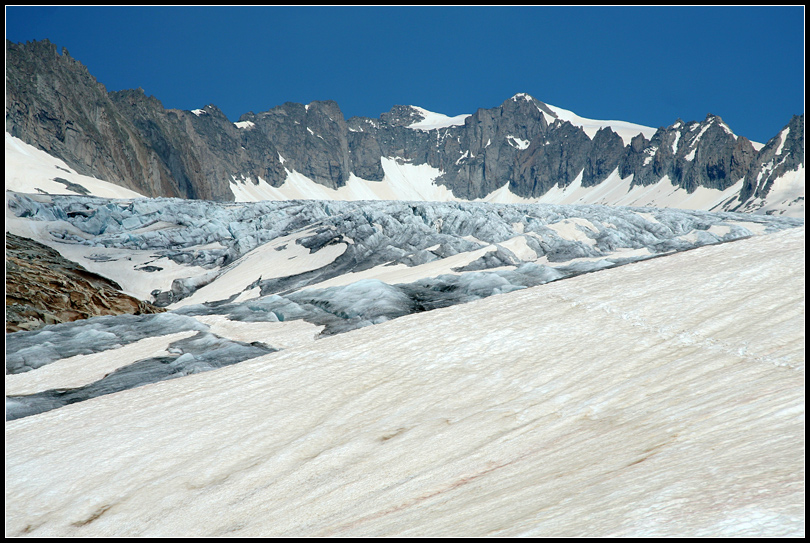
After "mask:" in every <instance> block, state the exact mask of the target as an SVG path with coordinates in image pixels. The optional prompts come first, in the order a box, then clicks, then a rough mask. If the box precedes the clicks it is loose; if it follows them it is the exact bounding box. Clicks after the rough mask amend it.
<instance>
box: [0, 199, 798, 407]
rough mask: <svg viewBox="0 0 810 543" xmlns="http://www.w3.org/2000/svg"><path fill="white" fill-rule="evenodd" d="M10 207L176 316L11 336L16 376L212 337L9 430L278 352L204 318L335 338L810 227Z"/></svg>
mask: <svg viewBox="0 0 810 543" xmlns="http://www.w3.org/2000/svg"><path fill="white" fill-rule="evenodd" d="M6 201H7V223H8V224H9V228H10V230H11V231H15V232H17V233H19V232H29V233H30V232H36V234H37V236H38V239H39V240H40V241H42V242H44V243H46V244H48V245H50V246H51V247H53V248H55V249H57V250H59V251H60V252H62V253H63V254H64V255H67V256H69V257H71V258H73V259H74V260H76V261H77V262H80V263H81V264H82V265H83V266H85V267H86V268H87V269H88V270H90V271H93V272H96V273H99V274H101V275H105V276H110V277H115V278H116V279H117V280H118V281H119V282H120V284H122V285H124V286H123V290H124V291H125V292H127V293H129V294H132V295H134V296H136V297H140V298H151V300H152V301H153V302H154V303H155V304H157V305H159V306H164V307H167V308H168V309H169V310H171V313H170V314H157V315H140V316H119V317H98V318H94V319H89V320H87V321H77V322H72V323H61V324H56V325H50V326H46V327H45V328H43V329H40V330H33V331H30V332H18V333H15V334H12V335H10V336H8V338H7V346H6V358H7V364H6V368H7V369H6V371H7V373H8V374H12V375H15V374H22V373H26V372H30V371H32V370H38V369H39V368H41V367H43V366H45V365H47V364H52V363H54V362H56V361H59V360H62V359H67V358H70V357H73V356H78V355H90V354H94V353H98V352H101V351H105V350H108V349H112V348H113V347H115V348H121V347H122V346H124V345H127V344H128V343H131V342H133V341H139V340H143V339H146V338H149V337H155V336H157V335H166V334H170V333H178V332H182V331H186V330H195V331H197V333H198V336H195V337H196V339H193V340H191V339H184V340H179V341H178V342H177V344H172V345H170V347H171V348H172V350H173V352H169V353H166V354H165V355H162V356H156V357H149V358H145V359H142V360H130V361H129V363H127V364H121V365H120V366H117V367H115V368H112V370H113V372H112V373H110V374H109V375H105V376H103V377H102V378H99V379H98V380H97V381H94V382H92V383H85V384H83V386H81V387H69V388H68V387H61V388H52V389H43V390H37V391H36V392H35V393H30V394H21V393H20V394H17V393H10V394H9V393H7V401H6V417H7V420H13V419H16V418H20V417H26V416H30V415H33V414H37V413H41V412H43V411H46V410H50V409H55V408H59V407H62V406H64V405H68V404H70V403H76V402H80V401H85V400H88V399H91V398H94V397H97V396H98V395H103V394H109V393H112V392H118V391H120V390H124V389H128V388H134V387H138V386H143V385H146V384H150V383H154V382H157V381H160V380H164V379H173V378H177V377H182V376H185V375H188V374H190V373H196V372H200V371H207V370H211V369H216V368H220V367H222V366H225V365H230V364H235V363H237V362H242V361H244V360H247V359H249V358H254V357H257V356H261V355H263V354H266V353H267V352H271V351H275V350H278V348H276V347H275V346H273V345H272V344H265V343H263V342H261V341H248V342H245V341H239V340H230V339H227V338H220V337H219V336H217V335H216V334H212V333H211V332H209V331H207V326H206V325H204V324H201V323H200V322H199V321H198V320H195V319H197V318H200V317H205V318H214V319H217V318H224V319H227V320H228V321H231V322H234V323H290V322H293V321H296V320H303V321H305V322H306V323H309V324H311V325H313V326H314V327H315V329H317V333H315V334H313V335H315V336H316V337H318V338H323V337H326V336H330V335H334V334H340V333H344V332H348V331H351V330H355V329H357V328H362V327H366V326H371V325H376V324H380V323H383V322H386V321H388V320H392V319H397V318H401V317H403V316H405V315H410V314H414V313H421V312H425V311H430V310H435V309H438V308H443V307H449V306H452V305H456V304H462V303H469V302H472V301H475V300H479V299H482V298H486V297H489V296H492V295H501V294H504V293H508V292H512V291H515V290H521V289H526V288H531V287H536V286H539V285H543V284H546V283H549V282H552V281H557V280H560V279H568V278H572V277H575V276H577V275H581V274H586V273H591V272H594V271H599V270H605V269H608V268H612V267H616V266H622V265H626V264H630V263H633V262H638V261H641V260H646V259H651V258H658V257H661V256H665V255H671V254H673V253H676V252H680V251H686V250H692V249H695V248H697V247H701V246H705V245H711V244H718V243H724V242H731V241H736V240H740V239H744V238H748V237H751V236H754V235H767V234H771V233H774V232H777V231H780V230H783V229H791V228H796V227H797V226H800V225H802V224H803V221H802V220H800V219H794V218H789V217H769V216H766V215H753V214H742V213H710V212H705V211H694V210H676V209H650V208H624V207H616V206H610V207H608V206H570V205H567V206H564V205H552V204H491V203H481V202H400V201H382V202H380V201H351V202H346V201H313V200H305V201H296V200H292V201H268V202H258V203H243V204H230V203H228V204H225V203H217V202H210V201H197V200H181V199H164V198H156V199H146V198H134V199H126V200H121V199H107V198H98V197H93V196H70V195H56V194H55V195H44V194H18V193H13V192H7V193H6ZM123 269H126V271H127V273H128V275H124V274H123V273H122V270H123ZM183 318H186V319H187V320H183ZM172 319H178V320H172ZM124 330H126V331H124ZM75 338H79V339H75ZM205 338H208V339H205ZM74 345H75V346H76V347H75V348H74ZM226 353H227V354H226Z"/></svg>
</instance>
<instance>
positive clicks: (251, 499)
mask: <svg viewBox="0 0 810 543" xmlns="http://www.w3.org/2000/svg"><path fill="white" fill-rule="evenodd" d="M35 371H39V370H35ZM804 435H805V429H804V228H803V227H802V228H793V229H789V230H785V231H781V232H776V233H772V234H768V235H764V236H759V237H755V238H751V239H745V240H740V241H737V242H735V243H727V244H722V245H716V246H710V247H702V248H698V249H695V250H693V251H688V252H684V253H680V254H676V255H672V256H668V257H665V258H658V259H654V260H648V261H645V262H640V263H637V264H635V265H633V266H625V267H621V268H616V269H612V270H605V271H601V272H599V273H591V274H586V275H581V276H579V277H576V278H573V279H569V280H566V281H560V282H555V283H550V284H547V285H543V286H541V287H535V288H530V289H524V290H521V291H518V292H511V293H508V294H503V295H500V296H497V297H491V298H487V299H484V300H479V301H477V302H472V303H469V304H465V305H463V306H454V307H448V308H445V309H439V310H435V311H431V312H427V313H420V314H414V315H409V316H405V317H402V318H400V319H397V320H393V321H390V322H385V323H382V324H379V325H377V326H373V327H367V328H363V329H360V330H355V331H353V332H349V333H345V334H341V335H336V336H332V337H328V338H325V339H322V340H319V341H316V342H307V343H305V344H302V345H299V346H292V347H290V348H288V349H286V350H284V351H282V352H278V353H272V354H269V355H265V356H262V357H259V358H254V359H252V360H248V361H245V362H242V363H240V364H236V365H232V366H229V367H225V368H221V369H218V370H215V371H209V372H207V373H202V374H197V375H190V376H187V377H184V378H182V379H173V380H169V381H163V382H160V383H156V384H151V385H146V386H142V387H140V388H136V389H131V390H127V391H123V392H119V393H116V394H111V395H107V396H103V397H99V398H95V399H91V400H88V401H84V402H81V403H77V404H72V405H67V406H65V407H62V408H61V409H57V410H53V411H50V412H47V413H42V414H39V415H34V416H30V417H27V418H23V419H19V420H15V421H11V422H8V423H7V425H6V536H7V537H8V536H24V535H31V536H45V537H46V536H74V537H76V536H119V537H120V536H155V537H158V536H160V537H171V536H185V537H188V536H222V535H238V536H264V537H273V536H285V537H305V536H342V537H363V536H378V537H379V536H423V537H425V536H433V537H442V536H446V537H447V536H449V537H453V536H455V537H462V536H473V537H474V536H546V537H583V536H630V537H661V536H668V537H676V536H678V537H690V536H691V537H694V536H703V537H713V536H727V535H735V536H799V537H801V536H803V534H804V468H803V466H804V447H803V443H804Z"/></svg>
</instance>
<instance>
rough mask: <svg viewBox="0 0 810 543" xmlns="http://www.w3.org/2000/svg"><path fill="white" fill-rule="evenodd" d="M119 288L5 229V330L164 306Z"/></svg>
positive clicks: (148, 310)
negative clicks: (126, 292)
mask: <svg viewBox="0 0 810 543" xmlns="http://www.w3.org/2000/svg"><path fill="white" fill-rule="evenodd" d="M120 289H121V287H120V286H119V285H118V284H117V283H116V282H115V281H112V280H110V279H107V278H106V277H103V276H101V275H98V274H96V273H93V272H91V271H88V270H86V269H84V268H83V267H82V266H80V265H79V264H77V263H75V262H72V261H70V260H67V259H65V258H63V257H62V256H61V255H60V254H59V252H57V251H55V250H54V249H52V248H50V247H48V246H46V245H43V244H41V243H38V242H36V241H34V240H32V239H28V238H24V237H20V236H16V235H14V234H9V233H6V333H10V332H17V331H20V330H36V329H37V328H41V327H43V326H45V325H47V324H56V323H60V322H69V321H75V320H79V319H87V318H89V317H96V316H100V315H120V314H135V315H140V314H143V313H161V312H163V311H166V310H165V309H163V308H160V307H156V306H154V305H152V304H150V303H149V302H145V301H142V300H138V299H137V298H134V297H132V296H130V295H128V294H124V293H123V292H121V290H120Z"/></svg>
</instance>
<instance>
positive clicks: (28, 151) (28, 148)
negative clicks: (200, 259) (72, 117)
mask: <svg viewBox="0 0 810 543" xmlns="http://www.w3.org/2000/svg"><path fill="white" fill-rule="evenodd" d="M57 178H61V179H64V180H66V181H67V182H69V183H73V184H75V185H78V187H74V188H73V189H72V190H71V188H69V185H67V184H65V183H60V182H58V181H55V179H57ZM82 189H84V191H82ZM6 190H13V191H16V192H40V193H41V192H45V193H48V194H88V195H92V196H101V197H103V198H143V195H141V194H139V193H137V192H135V191H133V190H129V189H126V188H124V187H120V186H118V185H114V184H112V183H109V182H107V181H102V180H101V179H96V178H95V177H89V176H87V175H81V174H78V173H76V172H75V171H73V170H72V169H71V168H69V167H68V165H67V164H65V163H64V161H62V160H60V159H58V158H56V157H53V156H51V155H49V154H48V153H46V152H45V151H42V150H40V149H37V148H36V147H34V146H32V145H28V144H27V143H25V142H24V141H22V140H20V139H18V138H15V137H14V136H12V135H11V134H9V133H8V132H6Z"/></svg>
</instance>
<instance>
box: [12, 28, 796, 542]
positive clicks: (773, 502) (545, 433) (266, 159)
mask: <svg viewBox="0 0 810 543" xmlns="http://www.w3.org/2000/svg"><path fill="white" fill-rule="evenodd" d="M6 49H7V54H6V59H7V62H6V135H5V151H6V152H5V180H6V192H5V208H6V212H5V216H6V220H5V228H6V332H7V333H6V379H5V383H6V404H5V405H6V421H7V422H6V432H5V440H6V536H7V537H27V536H34V537H43V536H44V537H47V536H61V537H65V536H67V537H88V536H89V537H92V536H114V537H115V536H118V537H120V536H147V537H152V536H154V537H167V536H168V537H174V536H180V537H188V536H196V535H199V536H203V537H205V536H208V537H216V536H223V535H237V536H263V537H267V536H271V537H272V536H282V537H291V536H292V537H295V536H301V537H314V536H344V537H352V536H358V537H380V536H417V537H424V536H428V535H429V536H433V537H436V536H440V537H441V536H446V537H458V536H471V537H481V536H542V537H582V536H596V537H600V536H601V537H604V536H617V535H619V536H629V537H661V536H663V537H706V536H709V537H713V536H766V537H767V536H770V537H773V536H799V537H802V536H803V534H804V509H805V507H804V449H803V446H802V443H803V440H804V435H805V428H804V335H805V332H804V330H805V325H804V262H805V259H804V242H805V239H804V116H803V114H802V115H798V116H794V117H793V118H792V119H791V120H790V121H789V123H788V124H787V125H786V126H785V127H784V128H783V129H782V130H781V131H780V132H779V133H778V134H776V135H774V137H773V138H771V139H770V140H769V141H767V142H766V143H764V144H760V143H754V142H750V141H749V140H747V139H746V138H744V137H742V136H738V135H735V134H734V133H733V132H732V131H731V129H730V128H729V127H728V126H727V125H726V124H725V123H724V122H723V121H722V119H720V117H717V116H714V115H708V116H707V117H706V118H705V119H704V120H703V121H700V122H698V121H690V122H684V121H682V120H677V121H675V122H674V123H673V124H672V125H670V126H668V127H662V128H658V129H654V128H651V127H645V126H641V125H637V124H633V123H629V122H625V121H601V120H594V119H587V118H583V117H581V116H579V115H577V114H575V113H573V112H571V111H568V110H565V109H562V108H560V107H556V106H552V105H549V104H546V103H543V102H541V101H539V100H537V99H535V98H533V97H531V96H529V95H527V94H525V93H520V94H516V95H514V96H512V97H511V98H508V99H506V100H505V101H504V102H503V103H502V104H501V105H499V106H497V107H494V108H490V109H479V110H477V111H476V112H475V113H472V114H469V115H458V116H455V117H450V116H446V115H442V114H439V113H435V112H431V111H428V110H425V109H423V108H421V107H418V106H394V107H393V108H392V109H391V110H390V111H388V112H385V113H383V114H381V115H380V117H379V118H377V119H372V118H363V117H352V118H350V119H345V118H344V117H343V114H342V113H341V111H340V109H339V107H338V105H337V104H336V103H335V102H330V101H317V102H312V103H310V104H295V103H286V104H283V105H280V106H277V107H274V108H272V109H270V110H269V111H266V112H262V113H258V114H256V113H246V114H244V115H242V116H241V118H240V119H239V120H238V121H236V122H231V121H230V120H229V119H228V118H227V117H226V116H225V115H224V114H223V113H222V111H220V110H219V109H218V108H216V107H215V106H213V105H208V106H205V107H202V108H200V109H195V110H191V111H184V110H175V109H165V108H164V107H163V106H162V104H161V102H160V101H159V100H158V99H157V98H154V97H147V96H146V94H145V93H144V92H143V91H142V90H140V89H138V90H125V91H116V92H107V91H106V89H105V87H104V86H103V85H102V84H101V83H99V82H98V81H96V79H95V78H94V77H93V76H92V75H90V73H89V72H88V70H87V68H86V67H85V66H83V65H82V64H81V63H80V62H78V61H77V60H74V59H73V58H71V57H70V55H69V54H68V52H67V51H66V50H62V53H61V54H59V53H58V52H57V48H56V46H55V45H54V44H52V43H50V42H48V41H47V40H46V41H41V42H29V43H25V44H14V43H11V42H9V41H7V42H6Z"/></svg>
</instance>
